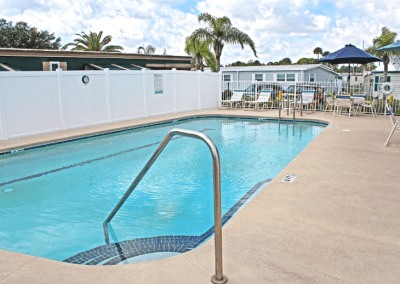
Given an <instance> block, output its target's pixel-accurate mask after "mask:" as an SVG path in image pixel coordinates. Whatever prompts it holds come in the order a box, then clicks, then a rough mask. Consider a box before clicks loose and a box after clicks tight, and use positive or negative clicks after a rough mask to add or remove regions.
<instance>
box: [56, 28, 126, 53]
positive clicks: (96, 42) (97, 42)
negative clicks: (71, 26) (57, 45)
mask: <svg viewBox="0 0 400 284" xmlns="http://www.w3.org/2000/svg"><path fill="white" fill-rule="evenodd" d="M81 33H82V34H75V35H77V36H79V37H80V38H76V39H74V42H70V43H67V44H65V45H64V46H63V47H62V48H61V49H63V50H65V49H67V48H68V47H69V46H74V47H73V48H72V49H71V50H84V51H109V52H121V51H119V50H118V49H121V50H124V48H123V47H122V46H119V45H107V44H109V43H110V42H111V40H112V37H111V36H110V35H108V36H105V37H104V38H103V39H101V37H102V36H103V31H100V32H99V33H98V34H96V33H94V32H89V35H87V34H85V33H84V32H81Z"/></svg>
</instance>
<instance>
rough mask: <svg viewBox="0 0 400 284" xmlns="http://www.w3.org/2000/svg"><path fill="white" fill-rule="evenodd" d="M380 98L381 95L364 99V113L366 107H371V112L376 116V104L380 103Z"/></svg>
mask: <svg viewBox="0 0 400 284" xmlns="http://www.w3.org/2000/svg"><path fill="white" fill-rule="evenodd" d="M378 99H379V96H377V97H374V99H373V100H372V101H364V102H363V104H362V105H361V106H362V107H363V109H364V114H365V111H366V109H367V108H370V109H371V112H372V117H375V115H376V109H375V106H376V104H377V103H378Z"/></svg>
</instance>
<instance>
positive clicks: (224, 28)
mask: <svg viewBox="0 0 400 284" xmlns="http://www.w3.org/2000/svg"><path fill="white" fill-rule="evenodd" d="M198 20H199V22H202V21H203V22H204V23H205V24H208V26H209V27H208V28H200V29H197V30H195V31H194V32H193V33H192V35H191V37H194V38H199V39H201V40H204V41H209V42H211V44H212V46H213V48H214V54H215V58H216V60H217V72H219V70H220V65H221V55H222V49H223V48H224V46H225V44H229V43H230V44H240V45H241V47H242V49H243V47H244V45H245V44H246V45H249V46H250V48H251V50H252V51H253V53H254V55H255V56H256V57H257V52H256V47H255V44H254V42H253V40H252V39H251V38H250V37H249V36H248V35H247V34H246V33H244V32H242V31H240V30H239V29H237V28H235V27H232V23H231V20H230V19H229V18H228V17H226V16H225V17H221V18H216V17H214V16H211V15H210V14H208V13H201V14H200V15H199V16H198Z"/></svg>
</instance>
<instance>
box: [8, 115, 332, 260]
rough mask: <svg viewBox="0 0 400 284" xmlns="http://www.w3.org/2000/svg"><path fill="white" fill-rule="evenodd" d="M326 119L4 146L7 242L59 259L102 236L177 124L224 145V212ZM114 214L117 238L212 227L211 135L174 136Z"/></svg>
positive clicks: (201, 124)
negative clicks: (15, 148) (7, 150)
mask: <svg viewBox="0 0 400 284" xmlns="http://www.w3.org/2000/svg"><path fill="white" fill-rule="evenodd" d="M324 127H325V125H322V124H315V123H296V125H295V126H293V125H291V124H282V125H279V124H278V123H276V122H270V121H263V120H256V119H232V118H212V119H211V118H198V119H190V120H183V121H177V122H174V123H167V124H163V125H159V126H151V127H144V128H139V129H135V130H130V131H124V132H118V133H113V134H109V135H102V136H98V137H92V138H87V139H80V140H76V141H72V142H67V143H60V144H55V145H50V146H46V147H41V148H36V149H30V150H25V151H19V152H14V153H9V154H4V155H0V169H1V170H0V224H1V230H0V248H1V249H5V250H10V251H15V252H20V253H25V254H30V255H35V256H40V257H45V258H49V259H54V260H60V261H62V260H64V259H67V258H69V257H71V256H73V255H75V254H77V253H80V252H83V251H86V250H89V249H92V248H94V247H97V246H102V245H104V244H105V241H104V231H103V227H102V223H103V221H104V220H105V218H106V217H107V216H108V214H109V213H110V212H111V210H112V209H113V208H114V206H115V205H116V204H117V202H118V200H119V199H120V198H121V196H122V195H123V194H124V192H125V191H126V189H127V188H128V187H129V185H130V183H131V182H132V181H133V179H134V178H135V177H136V175H137V174H138V173H139V171H140V170H141V169H142V167H143V166H144V164H145V163H146V162H147V160H148V159H149V158H150V156H151V154H152V153H153V152H154V150H155V149H156V148H157V146H158V144H159V142H160V141H161V140H162V139H163V138H164V137H165V135H166V134H167V132H168V131H169V130H171V129H172V128H183V129H190V130H196V131H202V132H203V133H205V134H207V135H208V136H210V137H211V139H213V141H214V142H215V144H216V145H217V147H218V150H219V153H220V159H221V178H222V214H225V213H226V212H227V211H228V210H229V209H230V208H231V207H232V206H233V205H234V204H235V203H236V202H237V201H238V200H239V199H241V198H242V197H243V195H244V194H245V193H246V192H247V191H249V189H251V188H252V187H254V185H256V184H257V183H259V182H260V181H264V180H267V179H272V178H274V177H275V176H276V175H277V174H278V173H279V172H280V171H281V170H282V169H283V168H284V167H285V166H286V165H287V164H288V163H289V162H290V161H292V160H293V159H294V157H296V156H297V155H298V154H299V153H300V152H301V151H302V150H303V149H304V148H305V147H306V146H307V145H308V144H309V143H310V142H311V141H312V140H313V139H314V138H315V137H316V136H317V135H318V134H319V133H320V132H321V131H322V130H323V128H324ZM110 224H111V226H110V227H111V229H112V234H111V236H110V237H111V242H120V241H124V240H131V239H136V238H149V237H154V236H169V235H186V236H198V235H201V234H203V233H204V232H205V231H207V230H208V229H210V227H212V225H213V183H212V161H211V155H210V152H209V150H208V148H207V146H206V145H205V144H204V142H202V141H200V140H197V139H192V138H187V137H181V138H179V139H174V140H173V141H171V142H170V143H169V144H168V146H167V147H166V149H165V150H164V151H163V153H162V154H161V156H160V157H159V158H158V160H157V161H156V162H155V164H154V165H153V166H152V168H151V169H150V171H149V172H148V173H147V175H146V176H145V177H144V178H143V180H142V181H141V183H140V184H139V186H138V187H137V189H136V190H135V191H134V192H133V194H132V195H131V196H130V198H129V199H128V200H127V201H126V203H125V204H124V206H123V207H122V208H121V210H120V211H119V212H118V213H117V215H116V216H115V217H114V219H113V220H112V221H111V223H110Z"/></svg>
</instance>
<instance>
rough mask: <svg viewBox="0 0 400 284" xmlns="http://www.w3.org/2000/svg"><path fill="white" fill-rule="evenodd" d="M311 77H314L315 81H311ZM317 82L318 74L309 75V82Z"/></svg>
mask: <svg viewBox="0 0 400 284" xmlns="http://www.w3.org/2000/svg"><path fill="white" fill-rule="evenodd" d="M311 75H314V81H311ZM316 81H317V74H315V73H310V74H308V82H316Z"/></svg>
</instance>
